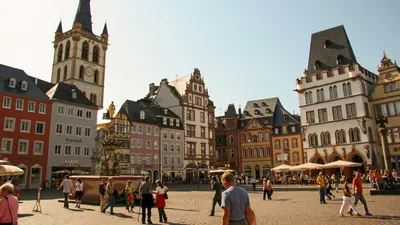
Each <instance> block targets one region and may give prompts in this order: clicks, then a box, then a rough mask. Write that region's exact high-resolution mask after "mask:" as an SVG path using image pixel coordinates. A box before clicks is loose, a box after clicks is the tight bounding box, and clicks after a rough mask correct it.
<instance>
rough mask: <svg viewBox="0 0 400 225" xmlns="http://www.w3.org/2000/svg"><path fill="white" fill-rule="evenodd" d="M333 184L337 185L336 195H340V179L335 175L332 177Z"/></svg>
mask: <svg viewBox="0 0 400 225" xmlns="http://www.w3.org/2000/svg"><path fill="white" fill-rule="evenodd" d="M331 180H332V184H335V189H336V193H339V179H338V178H337V177H336V175H335V174H332V176H331Z"/></svg>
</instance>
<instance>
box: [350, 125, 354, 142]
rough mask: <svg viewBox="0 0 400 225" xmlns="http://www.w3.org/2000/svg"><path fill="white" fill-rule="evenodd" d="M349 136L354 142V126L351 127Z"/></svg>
mask: <svg viewBox="0 0 400 225" xmlns="http://www.w3.org/2000/svg"><path fill="white" fill-rule="evenodd" d="M349 138H350V143H352V142H354V141H355V140H354V130H353V128H350V129H349Z"/></svg>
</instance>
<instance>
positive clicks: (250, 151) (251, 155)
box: [249, 149, 253, 158]
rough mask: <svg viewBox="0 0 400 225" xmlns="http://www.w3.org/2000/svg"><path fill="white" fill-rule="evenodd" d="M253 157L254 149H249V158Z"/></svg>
mask: <svg viewBox="0 0 400 225" xmlns="http://www.w3.org/2000/svg"><path fill="white" fill-rule="evenodd" d="M251 157H253V150H251V149H249V158H251Z"/></svg>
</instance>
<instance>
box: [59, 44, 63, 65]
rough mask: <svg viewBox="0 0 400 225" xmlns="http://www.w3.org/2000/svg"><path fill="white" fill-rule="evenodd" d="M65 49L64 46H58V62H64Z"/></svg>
mask: <svg viewBox="0 0 400 225" xmlns="http://www.w3.org/2000/svg"><path fill="white" fill-rule="evenodd" d="M63 48H64V46H63V45H62V44H60V46H58V54H57V62H61V60H62V54H63Z"/></svg>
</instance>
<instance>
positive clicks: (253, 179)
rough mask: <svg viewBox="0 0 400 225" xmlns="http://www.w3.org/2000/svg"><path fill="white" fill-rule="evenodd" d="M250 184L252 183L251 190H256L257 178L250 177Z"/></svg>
mask: <svg viewBox="0 0 400 225" xmlns="http://www.w3.org/2000/svg"><path fill="white" fill-rule="evenodd" d="M251 184H252V185H253V191H256V184H257V180H256V178H254V177H253V178H251Z"/></svg>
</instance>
